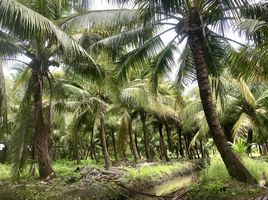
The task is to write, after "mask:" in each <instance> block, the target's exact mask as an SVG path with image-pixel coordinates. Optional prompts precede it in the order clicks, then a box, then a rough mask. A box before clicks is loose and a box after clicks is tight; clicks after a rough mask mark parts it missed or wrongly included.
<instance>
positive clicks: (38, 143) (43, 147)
mask: <svg viewBox="0 0 268 200" xmlns="http://www.w3.org/2000/svg"><path fill="white" fill-rule="evenodd" d="M32 80H33V84H34V157H35V159H37V161H38V166H39V174H40V177H41V178H42V179H47V178H49V177H51V176H52V175H53V174H54V172H53V169H52V166H51V163H50V158H49V149H48V137H49V131H48V129H47V127H46V126H45V122H44V117H43V104H42V94H43V75H42V71H41V70H33V72H32ZM51 178H52V177H51Z"/></svg>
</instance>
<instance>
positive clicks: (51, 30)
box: [0, 0, 94, 64]
mask: <svg viewBox="0 0 268 200" xmlns="http://www.w3.org/2000/svg"><path fill="white" fill-rule="evenodd" d="M0 22H1V28H2V29H6V30H7V32H8V33H10V34H13V35H15V36H18V37H20V38H22V39H25V40H36V39H37V40H41V41H45V40H47V39H51V40H52V41H54V43H56V44H58V45H59V46H60V47H61V48H62V50H63V52H64V55H65V57H66V58H68V59H70V60H73V58H80V59H82V60H84V61H87V62H90V63H93V64H94V61H93V59H92V58H91V57H90V56H89V55H88V54H87V52H86V51H85V50H84V49H83V48H82V47H81V46H80V45H79V44H78V43H77V42H75V40H74V39H73V38H72V37H70V36H69V35H67V34H66V33H65V32H63V31H62V30H61V29H60V28H58V27H57V26H56V25H54V24H53V23H52V22H51V21H49V20H48V19H46V18H45V17H43V16H42V15H40V14H38V13H37V12H34V11H33V10H31V9H29V8H27V7H26V6H23V5H22V4H20V3H18V2H17V1H15V0H1V1H0Z"/></svg>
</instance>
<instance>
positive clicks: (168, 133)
mask: <svg viewBox="0 0 268 200" xmlns="http://www.w3.org/2000/svg"><path fill="white" fill-rule="evenodd" d="M165 127H166V132H167V142H168V150H169V151H170V152H171V153H173V151H172V143H171V128H170V126H169V124H167V123H166V124H165Z"/></svg>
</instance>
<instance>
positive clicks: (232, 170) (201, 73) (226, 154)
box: [188, 9, 256, 184]
mask: <svg viewBox="0 0 268 200" xmlns="http://www.w3.org/2000/svg"><path fill="white" fill-rule="evenodd" d="M194 11H196V10H195V9H193V14H192V17H193V18H192V19H191V20H192V21H190V28H189V32H188V33H189V43H190V47H191V51H192V54H193V56H194V61H195V69H196V76H197V82H198V86H199V92H200V98H201V101H202V106H203V110H204V112H205V116H206V119H207V123H208V126H209V129H210V131H211V134H212V137H213V139H214V142H215V144H216V147H217V149H218V151H219V153H220V155H221V157H222V159H223V162H224V164H225V166H226V168H227V170H228V172H229V174H230V176H231V177H233V178H235V179H237V180H238V181H241V182H245V183H250V184H253V183H255V182H256V180H255V179H254V178H253V177H252V176H251V174H250V173H249V171H248V170H247V169H246V168H245V166H244V165H243V164H242V163H241V161H240V159H239V157H238V156H237V155H236V154H234V152H233V151H232V150H231V148H230V146H229V145H228V143H227V139H226V137H225V134H224V132H223V129H222V127H221V125H220V122H219V120H218V117H217V114H216V109H215V105H214V104H213V101H212V91H211V87H210V82H209V78H208V70H207V65H206V57H205V49H204V44H205V38H204V35H203V32H202V29H201V28H200V27H201V22H200V17H196V16H199V13H198V11H196V12H194Z"/></svg>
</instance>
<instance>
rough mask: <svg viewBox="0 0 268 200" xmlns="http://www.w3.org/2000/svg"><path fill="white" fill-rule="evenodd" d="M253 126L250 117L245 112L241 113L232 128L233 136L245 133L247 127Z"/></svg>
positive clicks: (251, 127)
mask: <svg viewBox="0 0 268 200" xmlns="http://www.w3.org/2000/svg"><path fill="white" fill-rule="evenodd" d="M253 128H254V124H253V121H252V118H251V117H250V116H249V115H247V114H246V113H242V114H241V115H240V117H239V119H238V120H237V122H236V123H235V125H234V127H233V129H232V133H233V138H234V139H236V138H237V137H238V136H239V135H245V134H247V132H248V130H249V129H253Z"/></svg>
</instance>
